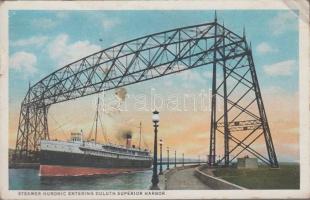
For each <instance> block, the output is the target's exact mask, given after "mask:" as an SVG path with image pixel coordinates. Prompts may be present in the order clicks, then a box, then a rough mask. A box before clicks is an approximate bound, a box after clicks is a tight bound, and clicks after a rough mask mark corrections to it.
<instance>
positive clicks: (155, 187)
mask: <svg viewBox="0 0 310 200" xmlns="http://www.w3.org/2000/svg"><path fill="white" fill-rule="evenodd" d="M152 120H153V123H154V128H155V129H154V157H153V176H152V187H151V189H152V190H159V187H158V182H159V180H158V175H157V127H158V123H159V112H158V111H157V110H155V111H154V112H153V117H152Z"/></svg>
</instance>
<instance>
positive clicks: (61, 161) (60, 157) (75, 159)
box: [40, 150, 152, 169]
mask: <svg viewBox="0 0 310 200" xmlns="http://www.w3.org/2000/svg"><path fill="white" fill-rule="evenodd" d="M40 165H58V166H74V167H93V168H107V169H111V168H135V169H137V168H141V169H145V168H150V167H151V165H152V160H134V159H121V158H110V157H103V156H95V155H89V154H78V153H68V152H56V151H47V150H41V152H40Z"/></svg>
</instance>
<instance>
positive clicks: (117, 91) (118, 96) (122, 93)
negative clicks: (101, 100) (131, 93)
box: [115, 87, 127, 101]
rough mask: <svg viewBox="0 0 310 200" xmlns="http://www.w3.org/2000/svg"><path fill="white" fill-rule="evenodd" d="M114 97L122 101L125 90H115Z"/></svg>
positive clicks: (125, 93) (124, 96)
mask: <svg viewBox="0 0 310 200" xmlns="http://www.w3.org/2000/svg"><path fill="white" fill-rule="evenodd" d="M115 95H116V97H117V98H118V99H119V100H121V101H124V100H125V98H126V95H127V90H126V89H125V88H123V87H121V88H117V89H116V91H115Z"/></svg>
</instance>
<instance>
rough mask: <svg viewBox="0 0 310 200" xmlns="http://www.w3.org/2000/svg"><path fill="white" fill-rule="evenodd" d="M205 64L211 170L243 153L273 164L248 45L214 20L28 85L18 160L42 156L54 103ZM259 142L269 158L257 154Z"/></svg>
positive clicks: (105, 53)
mask: <svg viewBox="0 0 310 200" xmlns="http://www.w3.org/2000/svg"><path fill="white" fill-rule="evenodd" d="M207 66H208V67H209V66H210V67H211V68H212V70H213V79H212V111H211V130H210V149H209V151H210V152H209V165H211V166H213V165H217V164H218V163H217V162H221V163H224V165H225V166H229V164H230V163H231V162H232V160H233V159H234V158H236V157H237V156H239V155H240V154H241V153H242V152H244V151H246V152H247V153H250V154H252V155H253V156H255V157H257V158H258V159H259V160H260V161H262V162H263V163H266V164H268V165H270V166H271V167H278V161H277V157H276V153H275V149H274V146H273V142H272V137H271V134H270V128H269V125H268V120H267V116H266V112H265V108H264V104H263V99H262V96H261V92H260V88H259V84H258V80H257V74H256V71H255V65H254V61H253V57H252V50H251V45H249V44H248V43H247V40H246V36H245V33H243V35H241V36H240V35H238V34H236V33H234V32H233V31H231V30H229V29H228V28H226V27H225V26H224V24H220V23H218V21H217V19H216V17H215V19H214V21H213V22H210V23H204V24H198V25H193V26H187V27H182V28H176V29H172V30H168V31H163V32H159V33H155V34H151V35H147V36H143V37H140V38H137V39H134V40H130V41H127V42H123V43H120V44H118V45H115V46H112V47H109V48H107V49H104V50H101V51H99V52H96V53H94V54H92V55H89V56H86V57H84V58H81V59H79V60H77V61H75V62H73V63H70V64H68V65H66V66H64V67H62V68H60V69H58V70H57V71H55V72H53V73H51V74H49V75H47V76H46V77H45V78H43V79H42V80H40V81H39V82H37V83H36V84H34V85H32V86H31V87H30V88H29V90H28V92H27V94H26V96H25V98H24V99H23V102H22V104H21V109H20V117H19V125H18V131H17V141H16V152H15V158H16V160H22V161H25V160H28V161H29V160H30V159H31V158H33V157H36V156H35V155H36V154H37V152H39V149H40V147H39V141H40V139H49V131H48V111H49V108H50V107H51V106H52V105H53V104H57V103H61V102H65V101H70V100H72V99H77V98H80V97H84V96H88V95H92V94H96V93H100V92H102V91H107V90H112V89H115V88H119V87H124V86H127V85H131V84H135V83H139V82H143V81H147V80H151V79H155V78H159V77H162V76H165V75H169V74H173V73H177V72H181V71H184V70H189V69H193V68H196V67H207ZM259 138H262V139H263V143H265V147H266V153H265V154H266V155H263V154H262V153H260V152H259V151H258V150H255V148H256V145H255V141H257V140H258V139H259ZM221 140H222V141H223V142H222V143H224V145H223V147H224V156H223V157H222V158H221V159H220V161H216V159H215V158H216V156H217V155H216V144H217V143H219V142H221ZM256 143H257V142H256ZM232 155H234V156H232ZM241 155H242V154H241Z"/></svg>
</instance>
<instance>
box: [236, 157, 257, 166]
mask: <svg viewBox="0 0 310 200" xmlns="http://www.w3.org/2000/svg"><path fill="white" fill-rule="evenodd" d="M237 168H239V169H243V168H245V169H256V168H258V162H257V158H249V156H245V157H243V158H238V163H237Z"/></svg>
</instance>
